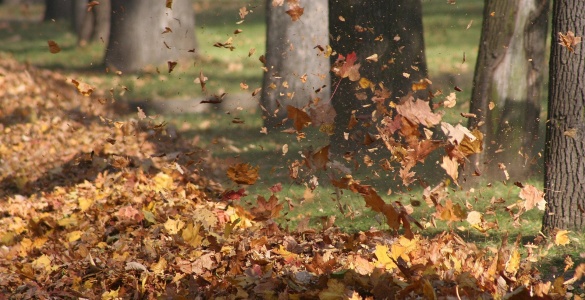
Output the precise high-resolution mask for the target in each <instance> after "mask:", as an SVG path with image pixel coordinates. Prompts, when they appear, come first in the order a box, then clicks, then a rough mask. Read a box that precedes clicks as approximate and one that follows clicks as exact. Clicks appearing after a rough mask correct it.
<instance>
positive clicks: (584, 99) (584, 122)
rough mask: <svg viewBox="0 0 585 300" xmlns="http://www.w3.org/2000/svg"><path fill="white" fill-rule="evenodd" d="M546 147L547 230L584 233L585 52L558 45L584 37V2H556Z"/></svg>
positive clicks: (580, 46)
mask: <svg viewBox="0 0 585 300" xmlns="http://www.w3.org/2000/svg"><path fill="white" fill-rule="evenodd" d="M552 22H553V24H552V27H553V30H552V43H551V48H552V49H551V54H550V73H549V93H548V119H547V120H548V121H547V123H546V124H547V126H546V141H547V142H546V148H545V192H546V196H545V198H546V201H547V206H546V210H545V213H544V218H543V230H544V231H550V230H552V229H554V228H561V229H573V230H576V231H582V230H583V229H585V77H584V76H583V74H585V62H584V61H585V49H584V47H583V44H582V43H580V44H577V45H575V46H573V47H574V52H571V51H569V49H568V48H567V47H564V46H561V45H559V42H560V41H559V33H561V32H562V33H563V34H567V31H572V32H574V34H575V36H578V37H583V36H585V9H583V2H582V1H580V0H555V1H553V18H552Z"/></svg>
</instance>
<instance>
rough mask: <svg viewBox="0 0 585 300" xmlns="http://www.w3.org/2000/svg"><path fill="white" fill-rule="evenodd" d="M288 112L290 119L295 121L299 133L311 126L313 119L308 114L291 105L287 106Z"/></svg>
mask: <svg viewBox="0 0 585 300" xmlns="http://www.w3.org/2000/svg"><path fill="white" fill-rule="evenodd" d="M286 111H287V112H288V118H289V119H291V120H293V127H294V128H295V129H296V130H297V131H301V130H303V128H305V127H307V126H309V124H311V118H310V117H309V115H308V114H307V113H306V112H304V111H302V110H300V109H298V108H296V107H294V106H291V105H287V106H286Z"/></svg>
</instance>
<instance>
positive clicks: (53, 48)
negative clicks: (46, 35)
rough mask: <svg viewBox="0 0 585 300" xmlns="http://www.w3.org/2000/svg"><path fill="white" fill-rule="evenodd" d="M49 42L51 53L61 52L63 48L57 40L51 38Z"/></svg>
mask: <svg viewBox="0 0 585 300" xmlns="http://www.w3.org/2000/svg"><path fill="white" fill-rule="evenodd" d="M47 43H48V44H49V51H51V53H53V54H55V53H59V52H61V48H60V47H59V45H57V42H55V41H51V40H49V41H47Z"/></svg>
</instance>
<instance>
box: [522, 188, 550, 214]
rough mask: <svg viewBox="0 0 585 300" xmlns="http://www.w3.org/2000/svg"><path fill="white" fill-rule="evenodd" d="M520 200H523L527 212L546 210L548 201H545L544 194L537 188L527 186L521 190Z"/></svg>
mask: <svg viewBox="0 0 585 300" xmlns="http://www.w3.org/2000/svg"><path fill="white" fill-rule="evenodd" d="M519 196H520V198H521V199H523V200H524V201H525V202H524V207H525V208H526V210H531V209H533V208H534V207H538V210H544V208H545V205H546V200H544V192H542V191H540V190H539V189H537V188H536V187H535V186H533V185H530V184H527V185H525V186H524V187H523V188H522V189H521V190H520V195H519Z"/></svg>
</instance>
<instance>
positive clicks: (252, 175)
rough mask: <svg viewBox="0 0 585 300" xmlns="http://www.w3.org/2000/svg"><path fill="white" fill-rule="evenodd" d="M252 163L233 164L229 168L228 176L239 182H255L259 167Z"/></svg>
mask: <svg viewBox="0 0 585 300" xmlns="http://www.w3.org/2000/svg"><path fill="white" fill-rule="evenodd" d="M259 168H260V167H258V166H256V167H252V166H251V165H250V164H247V163H246V164H245V163H240V164H236V165H232V166H230V167H229V168H228V170H227V172H226V173H227V176H228V177H229V179H231V180H232V181H233V182H235V183H237V184H254V183H256V180H258V169H259Z"/></svg>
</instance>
